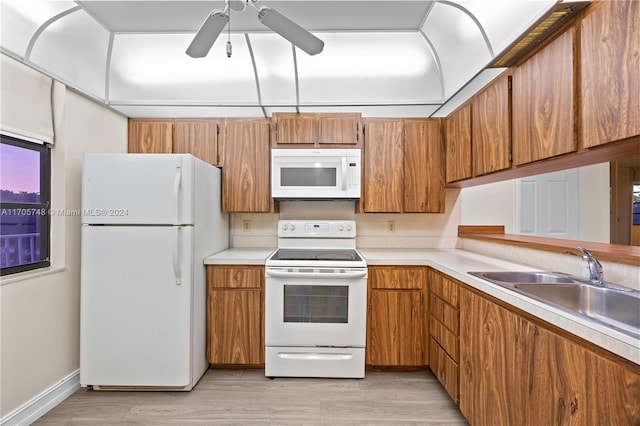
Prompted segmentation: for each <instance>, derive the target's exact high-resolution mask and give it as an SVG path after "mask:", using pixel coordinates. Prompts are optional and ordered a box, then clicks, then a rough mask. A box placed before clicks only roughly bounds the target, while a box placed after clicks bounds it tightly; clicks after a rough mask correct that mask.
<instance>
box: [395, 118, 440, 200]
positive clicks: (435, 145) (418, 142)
mask: <svg viewBox="0 0 640 426" xmlns="http://www.w3.org/2000/svg"><path fill="white" fill-rule="evenodd" d="M444 174H445V171H444V144H443V141H442V133H441V128H440V120H439V119H416V120H404V200H403V203H404V204H403V211H404V212H405V213H444Z"/></svg>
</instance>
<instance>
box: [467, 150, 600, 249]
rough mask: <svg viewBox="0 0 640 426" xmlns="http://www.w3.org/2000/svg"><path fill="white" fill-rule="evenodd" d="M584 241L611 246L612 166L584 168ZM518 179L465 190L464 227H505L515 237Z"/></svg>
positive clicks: (581, 173) (581, 175)
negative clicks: (610, 200)
mask: <svg viewBox="0 0 640 426" xmlns="http://www.w3.org/2000/svg"><path fill="white" fill-rule="evenodd" d="M578 176H579V183H578V185H579V188H580V194H579V196H578V198H579V204H580V231H579V232H580V238H579V240H580V241H591V242H602V243H609V208H610V207H609V163H600V164H594V165H591V166H585V167H580V168H579V171H578ZM515 193H516V180H515V179H513V180H509V181H505V182H496V183H489V184H486V185H479V186H473V187H470V188H464V189H463V190H462V191H461V204H462V207H461V209H462V222H461V224H462V225H504V226H505V233H507V234H515V233H516V226H515V219H516V213H515V212H516V209H515V208H516V197H515Z"/></svg>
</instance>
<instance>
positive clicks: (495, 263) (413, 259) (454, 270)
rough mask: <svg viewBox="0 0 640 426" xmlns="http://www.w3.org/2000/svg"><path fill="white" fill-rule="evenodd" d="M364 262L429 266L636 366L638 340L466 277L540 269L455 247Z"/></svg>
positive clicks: (383, 252) (239, 258)
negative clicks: (474, 274) (484, 273)
mask: <svg viewBox="0 0 640 426" xmlns="http://www.w3.org/2000/svg"><path fill="white" fill-rule="evenodd" d="M275 249H276V248H275V247H264V248H232V249H229V250H224V251H222V252H220V253H216V254H214V255H211V256H209V257H207V258H205V259H204V263H205V265H234V264H235V265H264V264H265V261H266V259H267V258H268V257H269V255H270V254H271V253H273V251H275ZM358 251H359V252H360V254H361V255H362V256H363V257H364V258H365V260H366V262H367V265H369V266H379V265H390V266H391V265H406V266H411V265H413V266H430V267H432V268H434V269H436V270H438V271H440V272H442V273H444V274H446V275H449V276H450V277H452V278H455V279H457V280H458V281H461V282H463V283H465V284H467V285H469V286H470V287H473V288H475V289H477V290H479V291H481V292H483V293H485V294H488V295H490V296H493V297H495V298H496V299H499V300H501V301H503V302H506V303H508V304H509V305H512V306H514V307H516V308H519V309H521V310H523V311H525V312H527V313H529V314H531V315H533V316H535V317H538V318H540V319H541V320H543V321H546V322H548V323H549V324H552V325H555V326H557V327H559V328H561V329H563V330H566V331H567V332H569V333H572V334H574V335H576V336H578V337H581V338H583V339H585V340H587V341H589V342H592V343H594V344H596V345H598V346H600V347H602V348H604V349H606V350H608V351H610V352H612V353H614V354H617V355H619V356H621V357H623V358H625V359H628V360H630V361H632V362H634V363H636V364H640V339H634V338H633V337H631V336H628V335H626V334H624V333H621V332H618V331H616V330H613V329H611V328H608V327H606V326H604V325H600V324H597V323H593V322H591V321H589V320H587V319H585V318H583V317H581V316H579V315H574V314H570V313H567V312H564V311H562V310H560V309H557V308H555V307H553V306H550V305H547V304H545V303H543V302H539V301H537V300H534V299H532V298H530V297H527V296H525V295H522V294H519V293H516V292H515V291H513V290H510V289H507V288H504V287H501V286H499V285H497V284H493V283H490V282H489V281H485V280H483V279H481V278H478V277H475V276H473V275H469V274H468V272H470V271H514V270H518V271H540V270H541V269H538V268H533V267H531V266H526V265H521V264H518V263H514V262H508V261H504V260H500V259H495V258H491V257H487V256H483V255H480V254H477V253H473V252H469V251H465V250H460V249H361V248H358Z"/></svg>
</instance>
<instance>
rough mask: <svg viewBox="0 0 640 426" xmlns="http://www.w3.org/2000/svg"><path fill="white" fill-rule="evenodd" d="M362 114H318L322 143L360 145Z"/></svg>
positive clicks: (319, 135)
mask: <svg viewBox="0 0 640 426" xmlns="http://www.w3.org/2000/svg"><path fill="white" fill-rule="evenodd" d="M360 129H361V124H360V114H359V113H351V114H349V113H341V114H323V113H320V114H318V131H319V134H318V143H319V144H320V145H359V143H360V133H361V131H360Z"/></svg>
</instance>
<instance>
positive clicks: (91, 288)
mask: <svg viewBox="0 0 640 426" xmlns="http://www.w3.org/2000/svg"><path fill="white" fill-rule="evenodd" d="M220 191H221V176H220V170H219V169H217V168H215V167H213V166H211V165H209V164H207V163H205V162H203V161H200V160H198V159H197V158H195V157H193V156H192V155H190V154H87V155H86V156H85V157H84V163H83V170H82V232H81V233H82V237H81V238H82V249H81V252H82V253H81V254H82V259H81V263H82V267H81V313H80V384H81V385H82V386H93V388H94V389H105V390H107V389H132V390H160V389H163V390H191V389H192V388H193V387H194V386H195V385H196V383H197V382H198V380H199V379H200V378H201V377H202V375H203V374H204V372H205V371H206V369H207V367H208V364H207V360H206V303H207V302H206V273H205V266H204V262H203V259H204V258H205V257H206V256H208V255H210V254H213V253H216V252H219V251H222V250H224V249H226V248H227V247H228V246H229V243H228V242H229V221H228V215H226V214H223V213H222V209H221V199H220V196H221V194H220Z"/></svg>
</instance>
